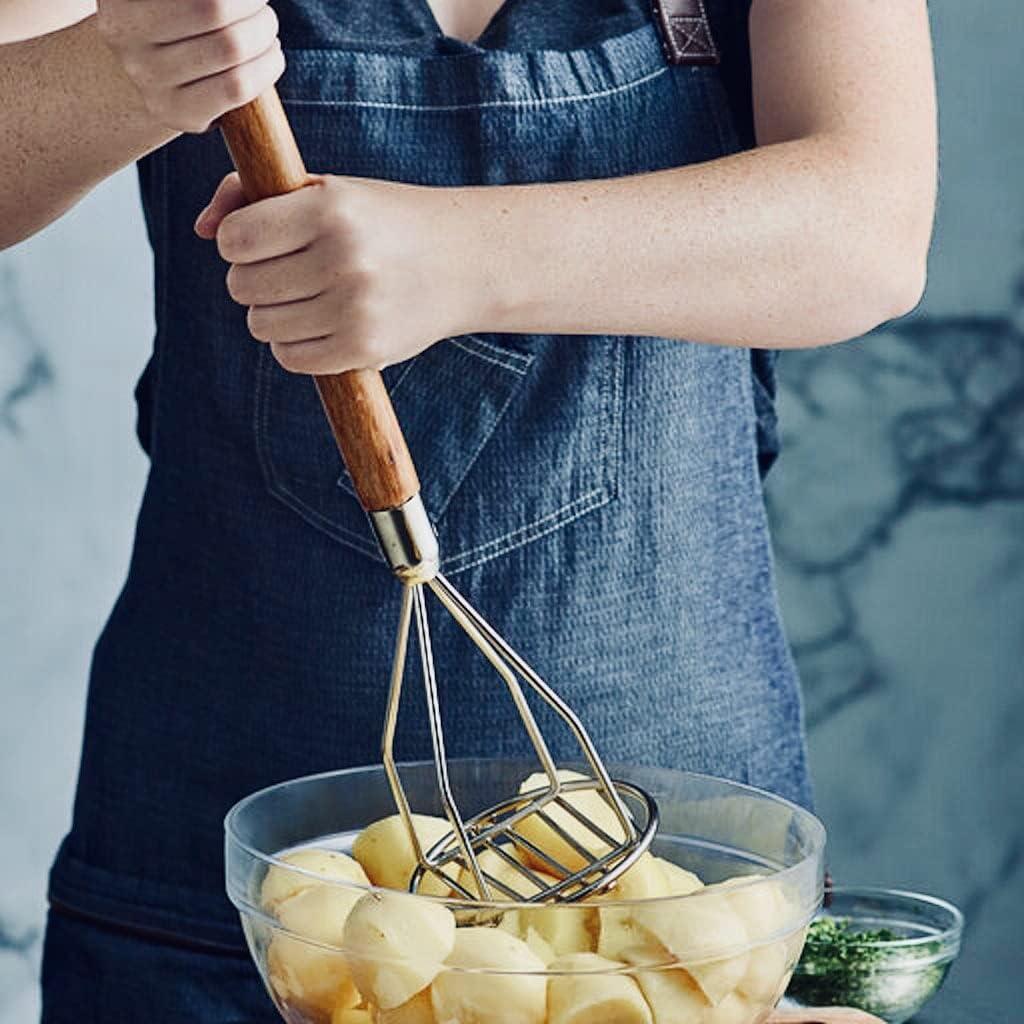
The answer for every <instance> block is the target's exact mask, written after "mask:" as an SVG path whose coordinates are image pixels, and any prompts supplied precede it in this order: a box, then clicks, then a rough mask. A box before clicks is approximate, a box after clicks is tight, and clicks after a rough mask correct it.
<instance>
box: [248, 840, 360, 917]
mask: <svg viewBox="0 0 1024 1024" xmlns="http://www.w3.org/2000/svg"><path fill="white" fill-rule="evenodd" d="M279 859H280V860H282V861H284V862H285V863H286V864H288V865H290V866H291V867H293V868H300V869H301V871H307V872H310V873H311V874H301V873H300V872H299V871H290V870H288V868H282V867H281V866H280V865H278V864H274V865H273V866H272V867H271V868H270V870H269V871H268V872H267V874H266V877H265V878H264V879H263V885H262V886H261V887H260V901H261V902H262V904H263V907H264V909H266V910H269V911H271V912H272V911H274V910H275V909H276V907H277V905H278V904H279V903H281V902H282V901H284V900H286V899H288V897H289V896H294V895H295V894H296V893H299V892H301V891H302V890H303V889H308V888H310V886H313V885H316V884H317V879H316V878H313V877H312V875H314V874H315V875H322V876H323V877H324V878H331V879H338V880H340V881H346V882H355V883H356V884H357V885H369V884H370V880H369V878H367V877H366V872H365V871H363V869H362V867H360V865H359V862H358V861H356V860H353V859H352V858H351V857H350V856H349V855H348V854H347V853H340V852H338V851H336V850H317V849H313V848H307V849H305V850H296V851H295V852H294V853H289V854H286V855H285V856H284V857H281V858H279Z"/></svg>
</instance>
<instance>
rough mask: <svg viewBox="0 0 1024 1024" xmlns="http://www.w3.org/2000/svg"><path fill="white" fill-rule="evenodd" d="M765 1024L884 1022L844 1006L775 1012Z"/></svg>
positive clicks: (866, 1023) (873, 1023) (861, 1023)
mask: <svg viewBox="0 0 1024 1024" xmlns="http://www.w3.org/2000/svg"><path fill="white" fill-rule="evenodd" d="M766 1024H885V1021H883V1020H882V1019H881V1018H879V1017H872V1016H871V1014H870V1013H865V1012H864V1011H863V1010H851V1009H849V1008H848V1007H845V1006H822V1007H817V1006H815V1007H805V1008H803V1009H800V1010H775V1011H774V1012H773V1013H772V1015H771V1016H770V1017H769V1018H768V1020H767V1022H766Z"/></svg>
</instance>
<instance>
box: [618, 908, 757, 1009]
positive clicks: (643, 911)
mask: <svg viewBox="0 0 1024 1024" xmlns="http://www.w3.org/2000/svg"><path fill="white" fill-rule="evenodd" d="M633 920H634V921H635V922H636V924H637V925H638V926H639V928H640V930H641V931H642V932H644V933H646V935H647V936H649V937H650V938H651V939H652V940H654V941H655V942H656V943H657V944H658V945H659V946H661V947H662V949H664V950H665V952H666V953H668V954H670V955H671V956H672V957H673V959H675V960H677V961H678V962H679V964H680V965H681V966H682V967H685V968H686V970H687V971H688V972H689V973H690V975H692V977H693V979H694V980H695V981H696V982H697V984H698V985H699V986H700V988H701V991H702V992H703V993H704V995H705V996H707V998H708V1000H709V1001H710V1002H712V1003H714V1004H718V1003H720V1002H721V1001H722V1000H723V999H724V998H725V996H727V995H728V994H729V993H730V992H732V990H733V989H734V988H735V987H736V985H737V984H738V982H739V980H740V979H741V978H742V977H743V975H744V973H745V972H746V970H747V962H748V958H747V954H746V953H739V954H737V955H734V956H729V957H726V958H722V959H715V960H709V959H708V958H710V957H714V956H716V954H718V953H720V952H722V951H726V950H730V949H742V948H743V947H744V946H745V945H747V942H748V939H747V930H746V928H745V926H744V924H743V921H742V920H741V919H740V917H739V915H738V914H737V913H736V912H735V910H733V908H732V906H731V905H730V903H729V901H728V899H727V897H726V895H725V894H724V893H723V894H721V895H713V896H712V895H710V894H707V895H705V894H703V893H702V894H701V895H700V896H696V897H694V898H693V899H692V900H686V901H685V902H683V903H682V904H680V903H676V902H674V901H672V900H667V901H664V902H657V901H656V902H653V903H652V904H650V905H644V904H638V905H637V907H636V909H635V911H634V914H633Z"/></svg>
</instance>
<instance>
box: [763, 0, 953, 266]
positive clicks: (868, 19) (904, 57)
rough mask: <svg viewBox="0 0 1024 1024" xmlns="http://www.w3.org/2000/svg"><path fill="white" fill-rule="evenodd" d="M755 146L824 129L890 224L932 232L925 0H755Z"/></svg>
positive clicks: (854, 184)
mask: <svg viewBox="0 0 1024 1024" xmlns="http://www.w3.org/2000/svg"><path fill="white" fill-rule="evenodd" d="M750 43H751V66H752V71H753V89H754V115H755V126H756V131H757V140H758V143H759V144H761V145H768V144H771V143H778V142H788V141H791V140H795V139H802V138H809V137H821V138H826V137H827V140H828V145H829V152H830V153H831V154H833V159H835V160H842V161H843V166H844V170H846V169H848V170H849V172H850V174H849V185H850V187H851V188H853V189H857V190H862V191H863V194H864V199H865V202H868V203H872V204H874V205H875V207H876V209H877V212H878V213H880V214H881V215H882V216H884V217H887V218H890V217H891V218H892V219H891V220H889V221H888V223H889V224H891V225H892V227H893V228H895V226H896V225H897V224H901V223H902V224H905V225H906V226H907V228H908V229H909V230H912V231H913V233H914V237H915V238H919V239H920V240H921V241H923V242H924V248H925V249H927V241H928V239H929V238H930V236H931V227H932V219H933V217H934V211H935V189H936V179H937V161H938V156H937V130H936V109H935V106H936V104H935V82H934V67H933V58H932V47H931V35H930V30H929V24H928V5H927V0H753V4H752V7H751V15H750Z"/></svg>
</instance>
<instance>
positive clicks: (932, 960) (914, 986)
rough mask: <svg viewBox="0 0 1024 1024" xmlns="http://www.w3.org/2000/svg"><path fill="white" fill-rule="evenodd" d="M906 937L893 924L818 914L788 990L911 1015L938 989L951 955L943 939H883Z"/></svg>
mask: <svg viewBox="0 0 1024 1024" xmlns="http://www.w3.org/2000/svg"><path fill="white" fill-rule="evenodd" d="M904 937H905V936H901V935H898V934H897V933H896V932H893V931H890V930H889V929H888V928H878V929H873V930H871V929H868V930H863V931H860V930H857V929H855V928H854V926H853V924H852V922H851V921H849V920H848V919H846V918H840V917H821V918H818V920H816V921H814V922H813V923H812V924H811V926H810V928H809V929H808V932H807V942H806V944H805V945H804V952H803V955H802V956H801V958H800V963H799V965H798V966H797V969H796V972H795V973H794V975H793V979H792V981H791V982H790V984H789V993H788V994H789V995H790V996H791V997H792V998H793V999H796V1000H797V1001H798V1002H800V1003H802V1004H803V1005H805V1006H853V1007H857V1008H858V1009H861V1010H865V1011H867V1012H868V1013H873V1014H876V1015H877V1016H879V1017H882V1018H884V1019H886V1020H906V1019H907V1018H908V1017H909V1016H910V1015H911V1014H912V1013H914V1012H915V1011H916V1010H917V1009H918V1008H919V1007H920V1006H921V1005H923V1004H924V1003H925V1002H926V1001H927V1000H928V999H930V998H931V997H932V996H933V995H934V994H935V992H936V991H937V990H938V988H939V986H940V985H941V984H942V981H943V979H944V978H945V976H946V972H947V971H948V969H949V960H948V959H947V958H945V957H940V954H941V943H939V942H923V943H920V944H915V945H912V946H891V947H887V946H885V945H881V943H887V942H896V941H898V940H899V939H901V938H904Z"/></svg>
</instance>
